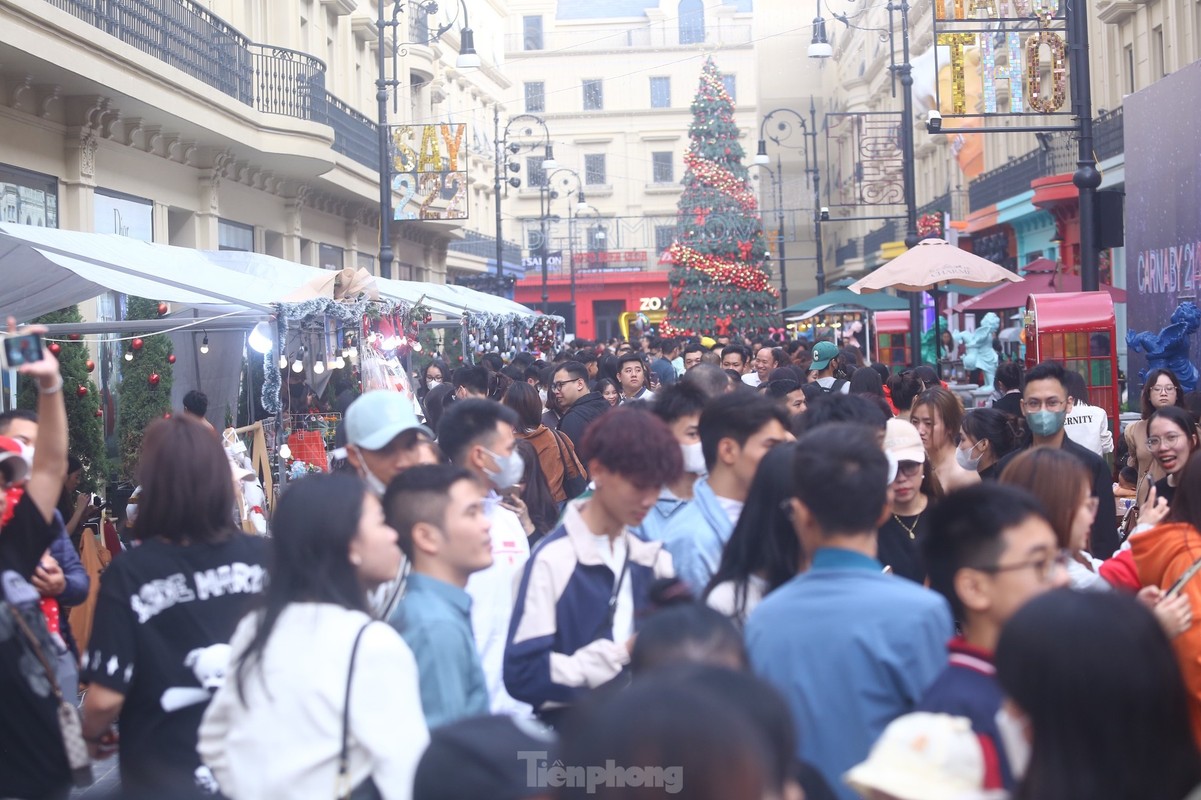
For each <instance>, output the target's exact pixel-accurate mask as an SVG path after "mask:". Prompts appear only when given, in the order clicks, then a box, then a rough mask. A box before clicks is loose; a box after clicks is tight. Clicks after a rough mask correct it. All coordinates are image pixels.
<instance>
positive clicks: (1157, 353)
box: [1126, 300, 1201, 392]
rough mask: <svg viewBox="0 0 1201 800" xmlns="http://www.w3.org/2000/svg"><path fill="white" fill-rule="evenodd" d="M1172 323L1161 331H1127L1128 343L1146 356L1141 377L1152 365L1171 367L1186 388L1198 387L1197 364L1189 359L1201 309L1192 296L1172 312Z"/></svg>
mask: <svg viewBox="0 0 1201 800" xmlns="http://www.w3.org/2000/svg"><path fill="white" fill-rule="evenodd" d="M1171 321H1172V324H1171V325H1169V326H1167V327H1166V328H1164V329H1163V330H1162V331H1160V332H1159V333H1152V332H1151V331H1141V332H1138V333H1136V332H1134V331H1128V332H1127V333H1126V345H1127V346H1128V347H1129V348H1130V349H1131V350H1133V351H1134V352H1136V353H1144V354H1146V356H1147V368H1146V369H1144V370H1140V371H1139V373H1138V377H1139V380H1141V381H1146V380H1147V373H1148V372H1150V371H1151V370H1153V369H1166V370H1170V371H1171V372H1172V374H1173V375H1175V376H1176V379H1177V380H1179V381H1180V385H1181V386H1182V387H1184V390H1185V391H1186V392H1191V391H1193V390H1194V389H1196V388H1197V378H1198V377H1199V375H1198V373H1197V367H1196V366H1194V364H1193V362H1192V361H1190V360H1189V355H1188V351H1189V340H1188V337H1190V336H1192V335H1193V334H1194V333H1196V332H1197V329H1198V328H1201V309H1198V308H1197V306H1196V305H1195V304H1193V302H1192V301H1190V300H1185V301H1184V302H1183V303H1181V304H1180V305H1178V306H1176V310H1175V311H1173V312H1172V319H1171Z"/></svg>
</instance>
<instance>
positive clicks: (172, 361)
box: [167, 353, 175, 364]
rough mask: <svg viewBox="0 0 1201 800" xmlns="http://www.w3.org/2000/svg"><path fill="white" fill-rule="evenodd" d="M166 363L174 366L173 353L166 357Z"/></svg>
mask: <svg viewBox="0 0 1201 800" xmlns="http://www.w3.org/2000/svg"><path fill="white" fill-rule="evenodd" d="M167 363H168V364H174V363H175V354H174V353H172V354H171V355H169V356H167Z"/></svg>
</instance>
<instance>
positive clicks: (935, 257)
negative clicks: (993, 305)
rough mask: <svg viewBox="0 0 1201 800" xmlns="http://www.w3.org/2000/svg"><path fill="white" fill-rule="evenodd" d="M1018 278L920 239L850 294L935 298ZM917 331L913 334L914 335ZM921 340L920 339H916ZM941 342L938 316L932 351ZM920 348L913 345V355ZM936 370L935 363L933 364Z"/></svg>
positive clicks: (949, 247)
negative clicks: (893, 292) (949, 289)
mask: <svg viewBox="0 0 1201 800" xmlns="http://www.w3.org/2000/svg"><path fill="white" fill-rule="evenodd" d="M1020 280H1021V277H1020V276H1018V275H1017V274H1015V273H1013V272H1010V271H1009V270H1007V269H1005V268H1004V267H1001V266H998V265H997V264H994V263H993V262H991V261H989V260H987V259H984V258H981V257H980V256H978V255H975V254H974V253H969V252H967V251H966V250H960V249H959V248H958V247H956V246H955V245H953V244H951V243H950V242H948V241H947V240H946V239H937V238H930V239H923V240H922V241H920V242H918V243H917V245H916V246H914V247H912V248H910V249H909V250H906V251H905V252H904V253H902V254H901V255H899V256H897V257H896V258H894V259H893V260H892V261H889V262H888V263H887V264H885V265H884V266H882V267H880V268H879V269H878V270H876V271H875V272H871V273H869V274H868V275H865V276H864V277H862V278H860V279H859V280H857V281H855V282H854V283H852V284H851V285H850V287H849V288H850V290H851V291H852V292H878V291H881V290H883V289H889V288H892V289H901V290H903V291H906V292H930V293H931V294H933V295H935V299H936V302H937V294H938V291H939V288H940V287H941V288H944V289H945V288H946V286H947V285H948V284H951V283H956V284H959V285H961V286H995V285H996V284H998V283H1005V282H1007V281H1008V282H1010V283H1013V282H1015V281H1020ZM918 333H920V331H915V332H914V335H915V336H917V334H918ZM919 338H920V337H919ZM940 338H942V332H941V331H940V330H939V318H938V314H935V315H934V348H935V352H936V353H937V352H938V346H939V345H938V341H939V339H940ZM920 346H921V343H920V341H914V342H913V347H914V352H918V351H917V348H919V347H920ZM936 366H937V362H936Z"/></svg>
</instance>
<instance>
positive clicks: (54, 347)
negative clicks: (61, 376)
mask: <svg viewBox="0 0 1201 800" xmlns="http://www.w3.org/2000/svg"><path fill="white" fill-rule="evenodd" d="M47 349H48V350H49V351H50V352H51V353H53V354H54V355H58V354H59V353H60V352H62V349H63V347H62V345H60V344H59V343H58V342H51V343H50V346H49V347H48V348H47Z"/></svg>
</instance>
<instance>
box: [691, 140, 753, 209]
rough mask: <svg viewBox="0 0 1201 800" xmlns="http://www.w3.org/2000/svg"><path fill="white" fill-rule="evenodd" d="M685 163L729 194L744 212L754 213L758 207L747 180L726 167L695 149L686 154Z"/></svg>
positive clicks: (708, 182) (699, 177)
mask: <svg viewBox="0 0 1201 800" xmlns="http://www.w3.org/2000/svg"><path fill="white" fill-rule="evenodd" d="M684 165H685V166H686V167H687V168H688V169H690V170H692V174H693V175H695V176H696V177H697V178H698V179H700V180H701V181H702V182H704V183H707V184H709V185H710V186H712V187H713V188H714V189H717V190H719V191H721V192H723V193H724V194H727V195H729V196H730V197H731V198H732V199H733V200H734V201H735V202H736V203H738V205H739V207H740V208H741V209H742V210H743V212H745V213H748V214H753V213H754V212H755V211H756V210H757V209H758V207H759V206H758V202H757V201H756V200H755V193H754V192H752V191H751V190H750V189H749V188H748V187H747V185H746V181H743V180H740V179H739V178H738V177H737V176H736V175H735V174H734V173H733V172H730V171H729V170H728V169H726V168H725V167H722V166H721V165H719V164H717V163H716V162H713V161H710V160H709V159H707V158H702V157H701V156H700V154H698V153H696V152H693V151H689V152H688V153H686V154H685V155H684Z"/></svg>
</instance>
